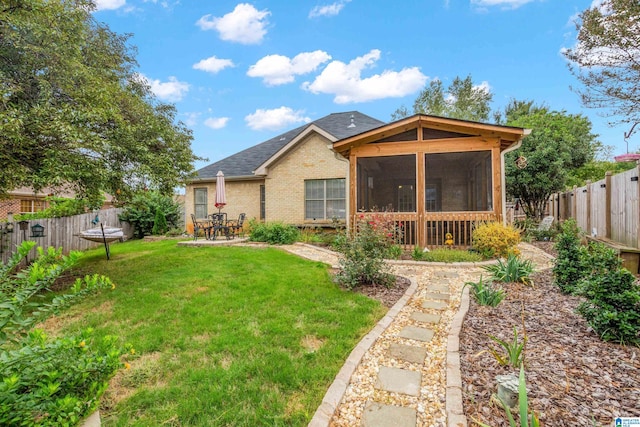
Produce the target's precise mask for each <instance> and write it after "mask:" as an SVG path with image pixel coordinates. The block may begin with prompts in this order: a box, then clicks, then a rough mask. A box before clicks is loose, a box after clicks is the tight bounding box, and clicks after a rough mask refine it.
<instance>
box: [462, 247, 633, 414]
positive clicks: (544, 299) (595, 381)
mask: <svg viewBox="0 0 640 427" xmlns="http://www.w3.org/2000/svg"><path fill="white" fill-rule="evenodd" d="M537 246H539V247H541V246H542V245H537ZM544 249H549V250H552V248H544ZM532 278H533V280H534V284H535V287H533V288H531V287H525V286H523V285H518V284H515V283H511V284H504V286H503V287H504V288H505V290H506V291H507V297H506V298H505V300H503V301H502V303H500V305H498V307H496V308H487V307H481V306H478V305H477V303H476V302H475V301H474V300H473V298H471V306H470V309H469V312H468V313H467V316H466V317H465V320H464V323H463V328H462V331H461V334H460V356H461V373H462V389H463V401H464V402H463V403H464V411H465V414H466V416H467V417H468V419H469V425H477V424H476V423H474V422H473V420H479V421H481V422H483V423H485V424H488V425H490V426H504V425H509V424H508V421H507V418H506V416H505V413H504V410H503V409H502V407H501V406H498V405H495V404H491V403H490V398H491V395H492V393H495V391H496V382H495V377H496V375H501V374H507V373H510V372H516V371H517V370H516V369H513V368H509V367H504V366H500V365H499V364H498V363H497V361H496V359H495V358H494V357H493V356H492V355H491V354H490V353H489V352H488V351H486V350H487V349H488V348H489V347H494V348H498V344H497V343H495V342H494V341H492V340H491V339H489V337H488V335H493V336H497V337H499V338H501V339H504V340H506V341H511V340H512V339H513V327H514V326H515V327H516V328H517V330H518V335H519V337H521V336H522V334H523V332H524V329H526V334H527V337H528V341H527V345H526V349H525V353H526V362H525V372H526V379H527V388H528V390H529V393H528V396H529V408H530V409H533V410H534V411H535V412H536V413H537V414H538V416H539V419H540V421H541V424H542V425H545V426H600V425H606V426H609V425H612V423H613V421H614V419H615V418H616V417H618V416H622V417H625V416H626V417H640V348H638V347H625V346H621V345H617V344H613V343H606V342H603V341H601V340H600V339H599V338H598V336H597V335H596V334H595V333H594V332H593V331H592V330H591V329H590V328H589V326H588V324H587V323H586V321H585V320H584V319H583V318H582V317H581V316H579V315H577V314H575V312H574V311H575V308H576V307H577V305H578V304H579V302H580V301H581V299H580V298H578V297H574V296H567V295H562V294H561V293H560V292H559V291H558V290H557V288H556V287H555V286H554V285H553V276H552V273H551V271H550V270H547V271H543V272H540V273H536V274H534V275H533V276H532ZM523 321H524V328H523ZM499 350H501V351H502V353H504V350H503V349H502V348H501V347H500V349H499ZM515 413H517V408H516V409H515V410H514V416H515V419H516V421H517V420H518V417H517V415H516V414H515ZM518 425H519V423H518Z"/></svg>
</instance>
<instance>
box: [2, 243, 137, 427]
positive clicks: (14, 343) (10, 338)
mask: <svg viewBox="0 0 640 427" xmlns="http://www.w3.org/2000/svg"><path fill="white" fill-rule="evenodd" d="M34 246H35V243H34V242H29V241H27V242H23V243H22V245H20V246H19V247H18V249H17V252H16V253H15V254H14V255H13V256H12V257H11V259H10V260H9V261H8V263H7V264H4V265H3V266H2V267H1V268H0V376H1V377H2V382H0V425H20V426H74V425H77V424H78V423H79V422H80V421H81V420H82V419H83V418H84V417H86V416H87V415H89V414H90V413H91V412H93V411H94V410H95V409H97V407H98V404H99V399H100V396H101V395H102V394H103V393H104V391H105V389H106V388H107V384H108V380H109V379H110V378H111V377H112V376H113V375H114V374H115V372H116V370H117V369H118V368H120V367H122V366H123V364H122V362H121V361H120V357H121V355H122V354H123V353H124V352H125V350H124V349H121V348H120V347H119V345H118V343H117V339H116V338H115V337H110V336H107V337H102V338H97V337H94V336H93V330H91V329H89V330H85V331H83V332H81V333H79V334H76V335H73V336H62V337H58V338H49V337H47V336H46V335H45V334H44V332H43V331H42V330H40V329H36V328H35V325H37V324H39V323H40V322H42V321H44V320H45V319H46V318H47V317H49V316H50V315H51V314H55V313H58V312H60V311H61V310H62V309H64V308H66V307H68V306H69V305H70V304H72V303H73V302H76V301H77V300H79V299H81V298H82V297H84V296H86V295H89V294H91V293H93V292H96V291H97V290H100V289H108V288H113V287H114V285H113V283H112V282H111V281H110V280H109V278H107V277H105V276H100V275H93V276H86V277H84V278H83V279H77V280H76V282H75V283H74V285H73V286H72V287H71V290H70V292H68V293H66V294H63V295H60V296H56V297H54V298H53V299H52V300H50V302H47V300H46V299H45V298H44V295H43V292H46V291H47V290H48V289H49V288H50V287H51V285H53V283H54V282H55V281H56V279H58V278H59V277H60V275H61V274H62V273H63V272H64V271H65V270H67V269H69V268H70V267H72V266H73V265H75V264H76V262H77V260H78V258H79V256H80V253H79V252H72V253H71V254H69V255H68V256H65V255H62V250H61V249H57V250H56V249H53V248H49V250H48V251H43V250H42V249H41V248H38V256H37V258H36V260H35V261H34V262H33V263H32V264H31V265H29V266H27V267H25V268H24V269H20V268H19V266H20V264H21V262H22V261H23V259H24V258H25V257H26V256H27V254H28V253H29V251H30V250H31V249H33V247H34Z"/></svg>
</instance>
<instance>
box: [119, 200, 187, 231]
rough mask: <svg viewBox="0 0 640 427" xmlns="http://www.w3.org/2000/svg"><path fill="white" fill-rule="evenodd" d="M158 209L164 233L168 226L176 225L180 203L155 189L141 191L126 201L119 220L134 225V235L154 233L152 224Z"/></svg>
mask: <svg viewBox="0 0 640 427" xmlns="http://www.w3.org/2000/svg"><path fill="white" fill-rule="evenodd" d="M158 211H160V212H162V213H163V214H164V219H165V224H164V230H165V231H163V232H162V233H158V234H164V233H165V232H166V230H167V229H169V228H176V227H178V222H179V220H180V204H179V203H178V202H176V201H174V200H173V198H172V197H171V196H165V195H162V194H160V193H158V192H156V191H142V192H140V193H137V194H135V195H134V196H133V198H132V199H131V201H129V202H127V204H126V206H125V208H124V211H123V212H122V214H120V220H121V221H127V222H129V223H130V224H131V225H133V227H134V236H135V237H137V238H143V237H144V236H149V235H152V234H156V233H154V231H153V226H154V224H155V223H156V215H157V213H158Z"/></svg>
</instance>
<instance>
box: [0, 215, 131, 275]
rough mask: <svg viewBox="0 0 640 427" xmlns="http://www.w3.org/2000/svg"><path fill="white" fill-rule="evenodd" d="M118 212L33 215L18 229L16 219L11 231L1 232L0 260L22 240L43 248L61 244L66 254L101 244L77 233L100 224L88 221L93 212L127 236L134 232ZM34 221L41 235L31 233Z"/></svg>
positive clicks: (109, 225)
mask: <svg viewBox="0 0 640 427" xmlns="http://www.w3.org/2000/svg"><path fill="white" fill-rule="evenodd" d="M121 212H122V209H120V208H111V209H104V210H100V211H98V212H91V213H86V214H82V215H75V216H69V217H63V218H42V219H32V220H30V221H27V222H28V224H27V226H26V230H21V229H20V225H19V224H18V222H15V223H14V230H13V233H6V234H0V248H1V252H2V253H1V254H0V258H1V259H2V262H3V263H4V262H6V261H7V259H8V258H9V257H10V256H11V254H13V253H14V252H15V249H16V247H17V246H18V245H20V243H22V242H23V241H24V240H33V241H35V242H36V243H37V244H38V246H41V247H42V248H45V249H46V248H48V247H50V246H53V247H56V248H58V247H62V248H63V252H64V253H65V254H68V253H69V252H70V251H72V250H80V251H82V250H86V249H91V248H95V247H97V246H100V245H102V243H96V242H91V241H88V240H85V239H81V238H80V237H79V234H80V232H81V231H84V230H88V229H90V228H99V227H100V224H98V225H94V224H93V223H92V222H91V221H92V220H94V219H95V217H96V215H98V218H99V219H100V222H101V223H102V224H103V225H104V226H105V227H120V228H122V230H123V232H124V235H125V239H127V238H130V237H131V236H132V235H133V227H131V225H130V224H129V223H128V222H124V221H120V220H119V219H118V215H119V214H120V213H121ZM37 224H38V225H41V226H43V227H44V236H42V237H33V236H32V229H31V227H33V226H34V225H37ZM34 251H35V249H34Z"/></svg>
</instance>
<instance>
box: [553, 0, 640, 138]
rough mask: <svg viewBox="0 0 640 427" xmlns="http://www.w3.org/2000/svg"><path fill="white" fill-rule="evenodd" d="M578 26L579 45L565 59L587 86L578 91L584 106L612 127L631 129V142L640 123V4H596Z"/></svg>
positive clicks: (606, 0) (611, 0)
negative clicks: (599, 110)
mask: <svg viewBox="0 0 640 427" xmlns="http://www.w3.org/2000/svg"><path fill="white" fill-rule="evenodd" d="M576 25H577V29H578V38H577V43H576V45H575V46H574V47H573V48H571V49H567V50H565V51H564V55H565V56H566V58H567V59H568V60H569V61H570V64H569V68H570V70H571V72H572V73H573V74H574V75H575V76H576V77H577V78H578V80H580V82H581V83H582V84H583V85H584V87H583V88H580V89H577V92H578V94H579V95H580V98H581V100H582V103H583V105H585V106H586V107H592V108H602V109H604V114H606V115H608V116H610V117H611V118H612V121H611V123H610V124H611V125H615V124H621V123H624V124H627V125H628V126H629V128H628V131H627V132H626V133H625V138H628V137H630V136H631V135H632V134H633V133H635V132H636V131H637V130H638V129H639V128H638V127H637V125H638V123H640V87H639V86H638V82H640V2H638V0H601V1H600V2H598V3H597V4H596V2H594V4H593V5H592V6H591V8H589V9H587V10H585V11H583V12H582V13H581V14H580V19H579V21H578V22H577V24H576Z"/></svg>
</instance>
